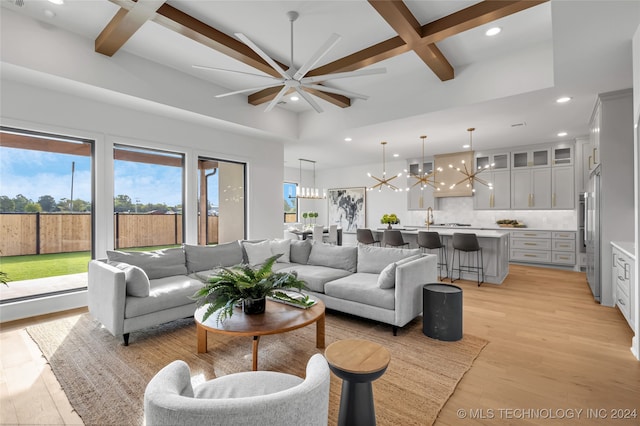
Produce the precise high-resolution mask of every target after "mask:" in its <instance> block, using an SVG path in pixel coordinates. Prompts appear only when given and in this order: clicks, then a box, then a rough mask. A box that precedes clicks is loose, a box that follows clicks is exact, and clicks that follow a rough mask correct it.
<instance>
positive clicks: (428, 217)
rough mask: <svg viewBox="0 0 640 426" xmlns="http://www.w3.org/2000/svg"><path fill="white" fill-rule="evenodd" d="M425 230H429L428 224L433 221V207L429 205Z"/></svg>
mask: <svg viewBox="0 0 640 426" xmlns="http://www.w3.org/2000/svg"><path fill="white" fill-rule="evenodd" d="M425 222H427V231H428V230H429V225H431V224H432V223H433V209H432V208H431V207H427V220H426V221H425Z"/></svg>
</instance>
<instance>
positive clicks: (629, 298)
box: [611, 243, 635, 329]
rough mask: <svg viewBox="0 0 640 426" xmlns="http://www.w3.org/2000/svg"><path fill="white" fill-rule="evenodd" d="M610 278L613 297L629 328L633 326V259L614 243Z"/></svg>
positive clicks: (612, 245)
mask: <svg viewBox="0 0 640 426" xmlns="http://www.w3.org/2000/svg"><path fill="white" fill-rule="evenodd" d="M611 256H612V257H611V267H612V268H611V280H612V282H613V283H614V286H613V289H614V299H615V303H616V306H617V307H618V309H620V312H622V315H623V316H624V318H625V319H626V320H627V322H628V323H629V325H630V326H631V329H635V328H634V313H635V312H634V311H635V305H634V300H635V298H634V288H633V284H632V283H633V282H634V281H633V280H634V278H633V277H634V272H635V271H634V259H632V258H631V256H629V255H628V254H627V253H625V252H624V251H623V250H621V249H620V247H618V246H617V245H616V243H612V244H611Z"/></svg>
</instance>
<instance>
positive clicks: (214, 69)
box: [191, 65, 279, 80]
mask: <svg viewBox="0 0 640 426" xmlns="http://www.w3.org/2000/svg"><path fill="white" fill-rule="evenodd" d="M191 66H192V67H193V68H198V69H200V70H205V71H223V72H233V73H236V74H244V75H250V76H252V77H262V78H269V79H271V80H279V79H277V78H275V77H272V76H270V75H264V74H256V73H252V72H244V71H236V70H228V69H226V68H214V67H206V66H204V65H191Z"/></svg>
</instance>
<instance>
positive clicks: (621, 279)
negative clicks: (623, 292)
mask: <svg viewBox="0 0 640 426" xmlns="http://www.w3.org/2000/svg"><path fill="white" fill-rule="evenodd" d="M618 279H619V280H620V281H625V280H626V278H625V277H623V276H622V275H618Z"/></svg>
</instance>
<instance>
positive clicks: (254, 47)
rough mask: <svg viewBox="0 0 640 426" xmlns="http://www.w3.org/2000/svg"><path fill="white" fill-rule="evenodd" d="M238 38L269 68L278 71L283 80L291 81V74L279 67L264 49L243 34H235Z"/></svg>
mask: <svg viewBox="0 0 640 426" xmlns="http://www.w3.org/2000/svg"><path fill="white" fill-rule="evenodd" d="M235 35H236V37H238V38H239V39H240V40H241V41H242V42H243V43H244V44H246V45H247V46H249V47H250V48H251V50H253V51H254V52H256V53H257V54H258V55H259V56H260V57H261V58H262V59H264V60H265V61H266V62H267V64H269V66H270V67H271V68H273V69H274V70H276V71H277V72H278V73H279V74H280V75H281V76H282V77H283V78H285V79H287V80H288V79H290V78H291V76H290V75H289V74H287V73H286V72H285V71H284V70H283V69H282V67H280V65H278V63H277V62H276V61H274V60H273V59H271V57H270V56H269V55H267V54H266V53H264V52H263V51H262V49H260V48H259V47H258V46H257V45H256V44H255V43H254V42H252V41H251V40H249V39H248V38H247V36H246V35H244V34H242V33H235Z"/></svg>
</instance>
